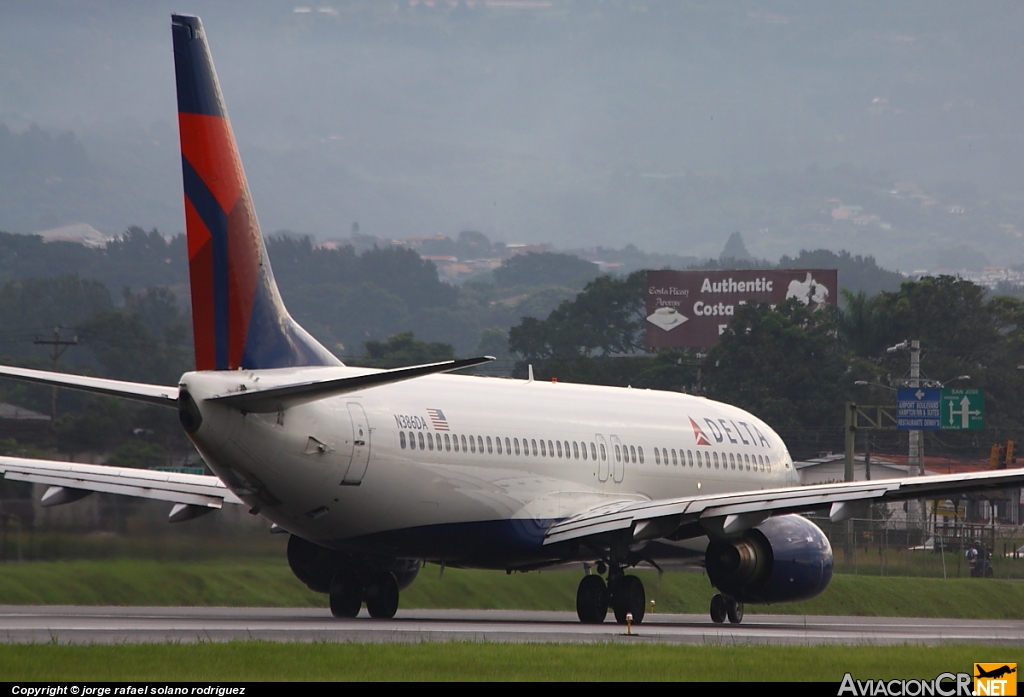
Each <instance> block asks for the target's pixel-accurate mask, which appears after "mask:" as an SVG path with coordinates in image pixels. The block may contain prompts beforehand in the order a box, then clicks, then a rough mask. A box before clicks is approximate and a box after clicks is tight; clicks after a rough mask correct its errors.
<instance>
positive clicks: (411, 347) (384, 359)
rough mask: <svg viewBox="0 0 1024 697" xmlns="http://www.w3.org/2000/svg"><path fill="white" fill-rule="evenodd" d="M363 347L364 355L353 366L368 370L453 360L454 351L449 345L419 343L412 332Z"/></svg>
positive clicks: (373, 341)
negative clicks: (363, 367)
mask: <svg viewBox="0 0 1024 697" xmlns="http://www.w3.org/2000/svg"><path fill="white" fill-rule="evenodd" d="M363 346H364V347H365V349H366V352H365V354H364V355H363V357H362V358H359V359H358V360H357V361H353V364H354V365H362V366H366V367H369V368H401V367H403V366H407V365H421V364H424V363H437V362H439V361H448V360H451V359H453V358H455V349H454V348H452V346H451V344H442V343H427V342H426V341H420V340H419V339H417V338H416V337H415V336H413V333H412V332H402V333H401V334H395V335H394V336H390V337H388V339H387V341H376V340H372V341H367V342H366V343H365V344H363Z"/></svg>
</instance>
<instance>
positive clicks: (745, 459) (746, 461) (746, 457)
mask: <svg viewBox="0 0 1024 697" xmlns="http://www.w3.org/2000/svg"><path fill="white" fill-rule="evenodd" d="M743 464H744V465H746V467H747V471H748V472H749V471H750V456H749V455H746V454H744V455H743ZM754 469H757V468H756V467H755V468H754Z"/></svg>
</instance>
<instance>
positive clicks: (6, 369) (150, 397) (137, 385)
mask: <svg viewBox="0 0 1024 697" xmlns="http://www.w3.org/2000/svg"><path fill="white" fill-rule="evenodd" d="M0 377H6V378H14V379H15V380H25V381H27V382H38V383H41V384H43V385H52V386H53V387H66V388H68V389H70V390H81V391H83V392H94V393H96V394H102V395H107V396H109V397H123V398H125V399H134V400H135V401H137V402H148V403H149V404H158V405H160V406H162V407H174V408H177V406H178V388H177V387H165V386H163V385H147V384H145V383H141V382H125V381H123V380H110V379H108V378H94V377H89V376H87V375H71V374H69V373H52V372H50V371H48V370H32V369H30V368H15V367H13V366H9V365H0Z"/></svg>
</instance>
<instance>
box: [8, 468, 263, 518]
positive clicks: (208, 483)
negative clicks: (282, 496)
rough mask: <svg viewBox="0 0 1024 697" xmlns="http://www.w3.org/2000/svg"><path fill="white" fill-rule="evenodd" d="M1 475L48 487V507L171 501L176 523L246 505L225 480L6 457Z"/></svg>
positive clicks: (45, 497) (197, 475)
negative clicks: (101, 500) (92, 499)
mask: <svg viewBox="0 0 1024 697" xmlns="http://www.w3.org/2000/svg"><path fill="white" fill-rule="evenodd" d="M0 474H3V476H4V477H5V478H6V479H10V480H13V481H19V482H33V483H36V484H48V485H49V486H50V488H49V489H47V491H46V493H45V494H44V495H43V498H42V501H41V502H40V503H41V504H42V505H43V506H56V505H59V504H62V503H70V502H71V501H77V500H78V499H80V498H83V497H85V496H87V495H88V494H91V493H93V492H96V491H99V492H103V493H107V494H122V495H124V496H136V497H141V498H146V499H158V500H160V501H170V502H172V503H174V504H176V505H175V506H174V508H173V509H172V510H171V514H170V521H171V522H172V523H176V522H179V521H182V520H188V519H190V518H195V517H197V516H199V515H202V514H204V513H209V512H212V511H214V510H217V509H219V508H221V507H222V506H223V505H224V504H225V503H234V504H240V503H243V502H242V500H241V499H239V498H238V497H237V496H235V495H234V494H233V493H232V492H231V491H230V490H229V489H228V488H227V487H226V486H224V482H222V481H221V480H220V479H218V478H217V477H212V476H206V475H200V474H180V473H177V472H156V471H153V470H144V469H134V468H131V467H108V466H106V465H85V464H79V463H76V462H58V461H54V460H32V459H27V458H21V457H0Z"/></svg>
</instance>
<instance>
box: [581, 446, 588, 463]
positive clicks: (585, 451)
mask: <svg viewBox="0 0 1024 697" xmlns="http://www.w3.org/2000/svg"><path fill="white" fill-rule="evenodd" d="M580 450H582V451H583V459H584V460H586V459H587V444H586V443H580Z"/></svg>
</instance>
